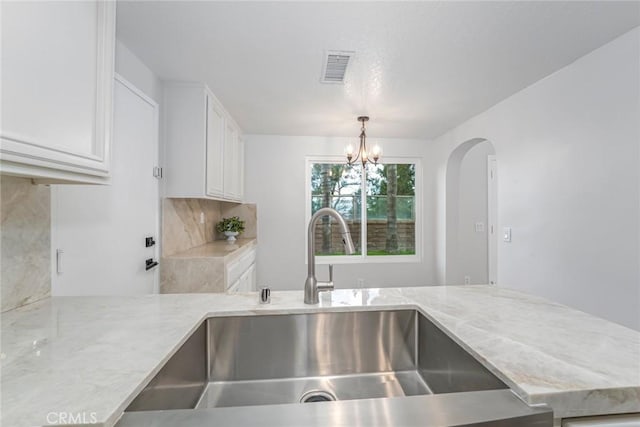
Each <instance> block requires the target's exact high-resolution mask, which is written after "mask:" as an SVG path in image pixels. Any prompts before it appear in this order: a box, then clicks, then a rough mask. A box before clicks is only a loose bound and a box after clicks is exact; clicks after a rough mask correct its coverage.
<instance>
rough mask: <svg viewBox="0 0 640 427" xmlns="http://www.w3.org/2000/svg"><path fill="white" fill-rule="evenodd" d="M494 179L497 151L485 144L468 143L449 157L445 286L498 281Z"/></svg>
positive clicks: (482, 139)
mask: <svg viewBox="0 0 640 427" xmlns="http://www.w3.org/2000/svg"><path fill="white" fill-rule="evenodd" d="M496 180H497V175H496V172H495V148H494V146H493V144H492V143H491V142H490V141H488V140H487V139H484V138H474V139H471V140H469V141H466V142H464V143H462V144H460V145H458V146H457V147H456V148H455V149H454V150H453V151H452V152H451V154H450V155H449V158H448V160H447V169H446V192H445V200H446V204H445V209H446V215H445V224H446V238H445V245H446V251H445V257H446V258H445V282H444V283H445V284H465V283H466V284H469V283H490V282H493V283H495V281H496V279H495V276H496V265H497V251H496V245H497V239H496V235H497V226H496V224H495V222H496V221H495V218H496V216H497V213H496V212H497V203H496V201H497V198H496V182H497V181H496ZM492 227H493V228H492Z"/></svg>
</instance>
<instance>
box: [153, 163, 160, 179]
mask: <svg viewBox="0 0 640 427" xmlns="http://www.w3.org/2000/svg"><path fill="white" fill-rule="evenodd" d="M153 176H154V177H156V178H158V179H162V168H161V167H160V166H154V167H153Z"/></svg>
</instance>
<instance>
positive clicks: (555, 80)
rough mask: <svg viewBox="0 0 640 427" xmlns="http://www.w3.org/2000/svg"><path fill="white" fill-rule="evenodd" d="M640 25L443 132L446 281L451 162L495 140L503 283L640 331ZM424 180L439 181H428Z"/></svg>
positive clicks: (440, 245) (437, 228) (440, 219)
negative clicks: (508, 232)
mask: <svg viewBox="0 0 640 427" xmlns="http://www.w3.org/2000/svg"><path fill="white" fill-rule="evenodd" d="M639 40H640V29H639V28H636V29H635V30H633V31H631V32H629V33H627V34H626V35H623V36H622V37H620V38H618V39H616V40H614V41H613V42H611V43H609V44H607V45H605V46H603V47H601V48H599V49H597V50H595V51H594V52H592V53H590V54H589V55H587V56H585V57H583V58H581V59H579V60H577V61H576V62H574V63H573V64H571V65H569V66H567V67H566V68H564V69H562V70H560V71H558V72H556V73H555V74H553V75H551V76H549V77H547V78H545V79H543V80H541V81H539V82H537V83H536V84H534V85H532V86H530V87H528V88H526V89H524V90H523V91H521V92H519V93H517V94H515V95H513V96H511V97H510V98H508V99H506V100H505V101H503V102H501V103H499V104H498V105H496V106H494V107H493V108H491V109H489V110H488V111H486V112H484V113H482V114H479V115H478V116H476V117H474V118H472V119H471V120H469V121H467V122H465V123H464V124H462V125H460V126H458V127H456V128H455V129H453V130H451V131H450V132H448V133H446V134H444V135H443V136H441V137H439V138H437V140H436V141H435V143H436V145H435V149H436V150H437V153H434V155H435V156H436V157H437V158H436V159H435V160H436V161H437V163H438V166H437V167H436V168H434V170H433V171H432V172H433V175H432V176H431V178H432V179H433V180H434V181H435V182H436V186H437V190H436V191H437V194H436V200H437V202H438V207H437V211H436V212H434V217H435V218H436V222H435V224H433V229H432V232H433V233H435V234H437V237H436V244H437V259H436V264H437V268H438V274H437V277H438V279H439V280H441V279H442V278H443V277H444V268H445V260H444V259H443V257H444V256H445V253H446V247H445V236H444V233H445V231H444V230H445V229H446V227H445V224H446V213H445V212H444V206H445V203H444V194H445V176H446V163H447V158H448V156H449V155H450V154H451V152H452V151H453V150H454V149H455V147H457V146H458V145H459V144H462V143H464V142H465V141H468V140H471V139H473V138H486V139H488V140H489V141H490V142H491V143H492V144H493V145H494V147H495V150H496V157H497V164H498V217H499V218H498V224H499V230H500V227H504V226H510V227H512V229H513V241H512V243H504V242H500V243H499V247H498V284H499V285H500V286H508V287H512V288H516V289H521V290H524V291H527V292H530V293H533V294H538V295H541V296H544V297H546V298H549V299H551V300H554V301H559V302H561V303H565V304H567V305H570V306H572V307H575V308H578V309H581V310H584V311H587V312H589V313H592V314H595V315H598V316H602V317H604V318H607V319H610V320H612V321H615V322H618V323H621V324H624V325H627V326H630V327H633V328H636V329H640V314H639V313H640V267H639V260H640V238H639V236H640V224H639V222H640V194H639V193H640V182H639V181H640V174H639V170H640V161H639V159H640V153H639V151H640V148H639V147H640V142H639V141H640V125H639V123H640V121H639V118H640V107H639V94H640V85H639V79H640V41H639ZM425 179H429V178H428V177H426V178H425Z"/></svg>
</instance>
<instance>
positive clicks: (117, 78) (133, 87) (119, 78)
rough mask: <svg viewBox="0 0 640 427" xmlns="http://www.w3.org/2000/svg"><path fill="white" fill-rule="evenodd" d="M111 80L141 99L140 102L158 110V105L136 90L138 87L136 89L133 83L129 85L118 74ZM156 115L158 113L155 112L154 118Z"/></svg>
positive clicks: (127, 81)
mask: <svg viewBox="0 0 640 427" xmlns="http://www.w3.org/2000/svg"><path fill="white" fill-rule="evenodd" d="M113 78H114V79H115V80H116V81H118V82H120V83H122V84H123V85H124V86H125V87H126V88H127V89H129V90H130V91H131V92H133V93H134V94H135V95H137V96H138V97H140V98H142V100H143V101H144V102H146V103H147V104H149V105H151V106H152V107H153V108H155V109H156V110H157V109H158V103H157V102H156V101H154V100H153V99H152V98H151V97H150V96H148V95H147V94H146V93H144V92H143V91H141V90H140V89H138V87H136V86H135V85H134V84H133V83H131V82H130V81H129V80H127V79H125V78H124V77H123V76H122V75H121V74H119V73H114V75H113ZM157 115H158V112H157V111H156V116H157Z"/></svg>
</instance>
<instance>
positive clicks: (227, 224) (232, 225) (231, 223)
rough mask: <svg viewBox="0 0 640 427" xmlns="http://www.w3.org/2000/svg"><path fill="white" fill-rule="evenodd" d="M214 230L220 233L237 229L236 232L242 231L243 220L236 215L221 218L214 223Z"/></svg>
mask: <svg viewBox="0 0 640 427" xmlns="http://www.w3.org/2000/svg"><path fill="white" fill-rule="evenodd" d="M216 230H218V231H219V232H220V233H224V232H225V231H237V232H238V233H242V232H243V231H244V221H243V220H241V219H240V217H238V216H232V217H231V218H222V221H220V222H219V223H218V224H217V225H216Z"/></svg>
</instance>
